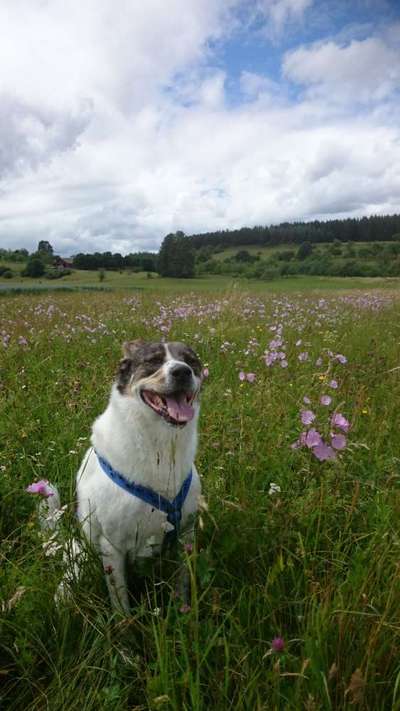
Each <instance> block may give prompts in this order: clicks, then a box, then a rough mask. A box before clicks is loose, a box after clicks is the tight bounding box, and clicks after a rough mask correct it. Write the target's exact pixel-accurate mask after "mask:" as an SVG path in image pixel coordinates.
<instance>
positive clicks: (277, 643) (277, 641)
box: [271, 637, 285, 652]
mask: <svg viewBox="0 0 400 711" xmlns="http://www.w3.org/2000/svg"><path fill="white" fill-rule="evenodd" d="M271 649H272V651H273V652H283V650H284V649H285V640H284V639H283V637H274V639H273V640H272V642H271Z"/></svg>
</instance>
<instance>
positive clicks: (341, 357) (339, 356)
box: [335, 353, 347, 365]
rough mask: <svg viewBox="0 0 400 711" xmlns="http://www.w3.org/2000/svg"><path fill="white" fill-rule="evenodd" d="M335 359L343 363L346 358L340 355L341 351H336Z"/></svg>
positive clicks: (345, 361)
mask: <svg viewBox="0 0 400 711" xmlns="http://www.w3.org/2000/svg"><path fill="white" fill-rule="evenodd" d="M335 358H336V360H337V361H339V363H341V364H342V365H345V364H346V363H347V358H346V356H344V355H342V354H341V353H337V354H336V356H335Z"/></svg>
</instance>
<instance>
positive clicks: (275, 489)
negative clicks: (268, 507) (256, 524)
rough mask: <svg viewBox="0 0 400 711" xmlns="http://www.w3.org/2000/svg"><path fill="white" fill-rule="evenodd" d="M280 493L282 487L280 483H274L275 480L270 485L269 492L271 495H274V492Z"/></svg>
mask: <svg viewBox="0 0 400 711" xmlns="http://www.w3.org/2000/svg"><path fill="white" fill-rule="evenodd" d="M280 493H281V487H280V486H279V484H274V482H273V481H271V483H270V485H269V490H268V494H269V495H270V496H273V495H274V494H280Z"/></svg>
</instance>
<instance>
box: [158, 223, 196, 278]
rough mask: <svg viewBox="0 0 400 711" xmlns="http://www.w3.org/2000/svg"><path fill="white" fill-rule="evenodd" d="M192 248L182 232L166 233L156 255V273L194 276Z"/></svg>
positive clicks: (171, 275)
mask: <svg viewBox="0 0 400 711" xmlns="http://www.w3.org/2000/svg"><path fill="white" fill-rule="evenodd" d="M194 262H195V256H194V250H193V248H192V245H191V242H190V240H189V239H188V237H185V235H184V233H183V232H175V234H169V235H167V236H166V237H165V238H164V240H163V243H162V245H161V247H160V251H159V255H158V273H159V274H160V275H161V276H166V277H178V278H181V279H182V278H183V279H187V278H189V277H193V276H194Z"/></svg>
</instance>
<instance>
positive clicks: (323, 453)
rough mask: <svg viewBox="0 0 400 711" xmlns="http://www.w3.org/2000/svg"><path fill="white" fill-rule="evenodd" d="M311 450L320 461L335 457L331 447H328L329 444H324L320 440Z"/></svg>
mask: <svg viewBox="0 0 400 711" xmlns="http://www.w3.org/2000/svg"><path fill="white" fill-rule="evenodd" d="M312 451H313V454H314V455H315V456H316V458H317V459H319V461H320V462H325V461H326V460H329V459H336V454H335V452H334V450H333V449H332V447H330V446H329V444H325V442H323V441H322V440H321V443H320V444H318V445H317V446H316V447H314V448H313V450H312Z"/></svg>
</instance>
